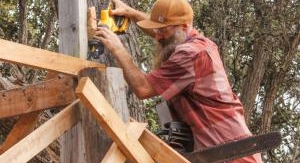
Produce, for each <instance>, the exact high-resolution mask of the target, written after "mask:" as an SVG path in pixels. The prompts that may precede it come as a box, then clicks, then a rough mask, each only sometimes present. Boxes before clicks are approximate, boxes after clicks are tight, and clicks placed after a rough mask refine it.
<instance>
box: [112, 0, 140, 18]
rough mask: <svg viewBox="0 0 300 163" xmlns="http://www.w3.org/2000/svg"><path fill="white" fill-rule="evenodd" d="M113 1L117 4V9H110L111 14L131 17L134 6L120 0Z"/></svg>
mask: <svg viewBox="0 0 300 163" xmlns="http://www.w3.org/2000/svg"><path fill="white" fill-rule="evenodd" d="M112 2H113V3H114V5H115V9H113V10H110V14H111V15H118V16H125V17H127V18H129V19H130V18H131V17H132V11H133V10H134V9H133V8H131V7H130V6H128V5H127V4H125V3H124V2H122V1H120V0H112Z"/></svg>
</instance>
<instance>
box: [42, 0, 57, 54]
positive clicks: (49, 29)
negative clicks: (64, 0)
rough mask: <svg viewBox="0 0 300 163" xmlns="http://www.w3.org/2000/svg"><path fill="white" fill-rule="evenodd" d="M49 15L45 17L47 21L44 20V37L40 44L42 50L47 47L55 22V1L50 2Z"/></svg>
mask: <svg viewBox="0 0 300 163" xmlns="http://www.w3.org/2000/svg"><path fill="white" fill-rule="evenodd" d="M49 3H50V13H49V14H48V15H47V19H46V22H45V29H46V31H45V36H44V38H43V40H42V43H41V46H40V47H41V48H42V49H45V48H46V47H47V45H48V44H49V41H50V39H51V36H52V33H53V31H54V24H55V22H56V20H57V15H56V13H57V11H56V8H55V5H56V4H55V1H54V0H53V1H50V2H49Z"/></svg>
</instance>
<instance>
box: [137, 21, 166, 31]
mask: <svg viewBox="0 0 300 163" xmlns="http://www.w3.org/2000/svg"><path fill="white" fill-rule="evenodd" d="M137 25H138V26H140V27H142V28H145V29H155V28H163V27H166V26H168V25H169V24H166V23H159V22H155V21H151V20H149V19H146V20H142V21H139V22H137Z"/></svg>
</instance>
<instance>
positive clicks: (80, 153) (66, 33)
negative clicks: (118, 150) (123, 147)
mask: <svg viewBox="0 0 300 163" xmlns="http://www.w3.org/2000/svg"><path fill="white" fill-rule="evenodd" d="M58 3H59V25H60V32H59V35H60V36H59V40H60V48H59V49H60V53H64V54H72V55H73V56H77V57H80V58H84V59H85V58H87V57H86V54H87V16H86V14H87V4H86V1H82V0H62V1H58ZM66 64H72V63H66ZM80 76H89V77H90V78H91V79H92V80H93V82H94V83H95V84H96V86H97V87H98V88H99V90H100V91H101V92H102V93H103V94H104V96H105V98H106V99H107V100H108V101H109V102H110V104H111V105H112V106H113V107H114V108H115V109H117V112H118V114H119V115H122V117H123V120H124V121H128V118H129V112H128V108H127V101H126V93H125V90H126V83H125V81H124V79H123V75H122V71H121V70H120V69H118V68H107V69H106V71H105V72H99V71H97V70H95V69H94V70H86V71H84V72H82V73H81V75H80ZM81 116H82V121H81V123H79V124H78V125H77V126H75V127H73V128H72V130H71V131H69V132H67V133H66V134H65V135H64V136H63V137H62V138H61V144H62V148H61V162H62V163H99V162H100V160H101V159H102V158H103V157H104V155H105V154H106V152H107V150H108V148H109V146H110V145H111V143H112V142H111V140H110V138H108V137H107V135H106V133H104V132H103V131H102V130H101V128H100V126H99V125H98V123H97V121H96V120H95V119H94V118H93V117H92V115H91V113H90V112H89V111H88V110H86V109H84V108H82V109H81Z"/></svg>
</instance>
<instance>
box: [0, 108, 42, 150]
mask: <svg viewBox="0 0 300 163" xmlns="http://www.w3.org/2000/svg"><path fill="white" fill-rule="evenodd" d="M39 114H40V112H32V113H27V114H23V115H22V116H21V117H20V118H19V119H18V121H17V123H16V124H15V125H14V127H13V129H12V130H11V131H10V132H9V134H8V135H7V138H6V139H5V141H4V142H3V144H2V145H1V146H0V155H1V154H2V153H3V152H5V151H6V150H7V149H9V148H10V147H12V146H13V145H14V144H16V143H17V142H18V141H19V140H21V139H22V138H24V137H25V136H27V135H28V134H29V133H30V132H32V131H33V130H34V127H35V126H36V124H37V121H38V118H39V116H38V115H39Z"/></svg>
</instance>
